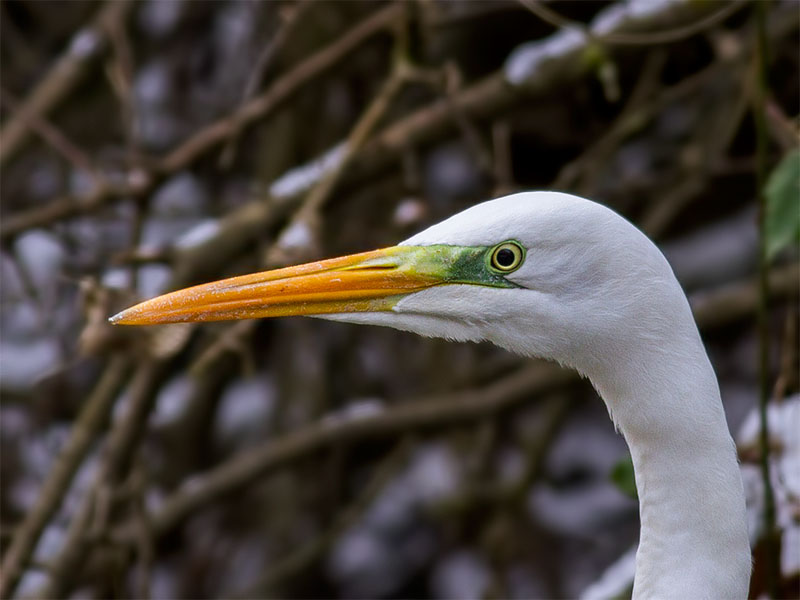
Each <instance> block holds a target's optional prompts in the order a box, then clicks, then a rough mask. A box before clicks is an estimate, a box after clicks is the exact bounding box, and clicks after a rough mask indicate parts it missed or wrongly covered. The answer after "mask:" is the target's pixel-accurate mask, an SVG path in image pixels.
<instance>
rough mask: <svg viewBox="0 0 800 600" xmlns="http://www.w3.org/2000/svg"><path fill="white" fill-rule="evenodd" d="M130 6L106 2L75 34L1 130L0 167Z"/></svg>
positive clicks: (123, 0) (80, 74)
mask: <svg viewBox="0 0 800 600" xmlns="http://www.w3.org/2000/svg"><path fill="white" fill-rule="evenodd" d="M133 5H134V3H133V2H131V1H130V0H115V1H114V2H108V3H106V4H105V6H104V7H103V8H102V9H101V10H100V12H99V13H98V15H97V17H95V19H94V21H93V22H92V24H91V25H89V26H88V27H86V28H84V29H82V30H80V31H78V33H77V34H75V36H74V37H73V38H72V40H71V42H70V45H69V48H68V49H67V50H66V52H64V54H62V55H61V56H60V57H59V58H58V59H57V60H56V62H55V64H54V65H53V66H52V67H51V69H50V70H49V71H48V72H47V74H46V75H45V76H44V78H43V79H42V80H41V81H40V82H39V83H38V84H37V85H36V87H35V88H34V89H33V91H32V92H31V93H30V95H29V96H28V97H27V98H26V99H25V101H24V102H23V103H22V105H21V106H20V110H19V111H17V112H16V113H15V114H14V115H13V116H12V117H11V118H10V119H9V120H8V121H7V122H6V123H5V124H4V125H3V127H2V129H0V165H3V164H5V163H6V161H8V160H9V159H10V158H11V157H12V156H13V155H14V154H15V153H16V152H17V151H18V150H19V148H20V147H21V146H22V144H23V143H24V142H25V141H26V140H27V138H28V134H29V133H30V125H31V123H33V122H35V120H36V119H38V118H42V117H44V116H45V115H47V113H49V112H50V111H51V110H53V108H55V106H56V105H58V104H59V103H60V102H61V101H62V100H64V98H66V97H67V95H69V93H70V92H71V91H72V90H73V89H74V88H75V86H76V85H78V83H80V81H81V80H82V79H83V78H84V76H85V75H86V74H87V73H88V70H89V69H88V67H89V65H90V64H91V62H92V61H93V60H94V59H95V57H97V56H98V55H99V54H100V52H101V51H102V50H103V47H104V41H105V38H106V36H107V32H108V31H109V26H110V25H112V24H116V23H121V22H122V21H124V20H125V19H126V18H127V16H128V14H129V13H130V11H131V9H132V7H133Z"/></svg>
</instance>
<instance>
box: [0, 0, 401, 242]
mask: <svg viewBox="0 0 800 600" xmlns="http://www.w3.org/2000/svg"><path fill="white" fill-rule="evenodd" d="M117 4H121V2H111V3H110V5H112V6H113V5H117ZM402 10H403V7H402V6H401V4H397V3H395V4H390V5H389V6H387V7H386V8H383V9H381V10H379V11H377V12H375V13H373V14H372V15H370V16H369V17H367V18H366V19H365V20H364V21H362V22H361V23H359V24H357V25H356V26H355V27H353V28H352V29H350V30H349V31H348V32H347V33H346V34H345V35H343V36H342V37H341V38H339V39H337V40H336V41H334V42H332V43H331V44H330V45H329V46H327V47H325V48H323V49H321V50H319V51H318V52H316V53H315V54H313V55H311V56H310V57H309V58H307V59H306V60H304V61H303V62H301V63H300V64H299V65H297V67H295V68H294V69H292V70H291V71H289V72H288V73H287V74H286V75H284V76H282V77H279V78H278V79H276V80H275V81H274V82H273V84H272V85H271V86H270V88H269V89H268V90H267V91H266V92H264V93H263V94H261V95H260V96H257V97H256V98H254V99H253V100H251V101H250V102H248V103H247V104H245V105H244V106H243V107H242V108H241V109H240V110H239V111H238V112H236V113H234V114H232V115H230V116H228V117H226V118H223V119H221V120H219V121H216V122H214V123H211V124H210V125H208V126H206V127H205V128H204V129H202V130H200V131H199V132H198V133H196V134H195V135H194V136H192V137H190V138H189V139H188V140H186V141H185V142H183V143H182V144H181V145H180V146H178V148H176V149H175V150H173V151H172V152H170V153H169V154H168V155H167V156H165V157H164V158H163V159H162V160H161V161H160V162H159V164H158V165H157V168H155V169H154V170H149V171H148V170H144V169H135V170H134V171H132V173H131V175H132V177H131V179H132V180H131V181H130V182H129V185H123V186H112V185H102V186H96V187H95V189H94V190H92V192H90V193H89V194H88V195H86V196H65V197H62V198H59V199H57V200H55V201H53V202H51V203H50V204H48V205H46V206H44V207H40V208H34V209H30V210H27V211H24V212H21V213H18V214H16V215H10V216H8V217H6V218H5V219H4V220H3V223H2V224H0V241H5V240H7V239H8V238H10V237H14V236H15V235H17V234H19V233H21V232H23V231H25V230H27V229H31V228H33V227H41V226H44V225H49V224H50V223H52V222H54V221H59V220H62V219H66V218H69V217H73V216H76V215H80V214H85V213H89V212H93V211H95V210H98V209H100V208H102V207H103V206H105V205H106V204H107V203H108V202H109V201H111V200H116V199H119V198H130V197H134V198H136V197H141V196H143V195H145V194H147V193H149V192H150V191H151V190H152V189H153V187H154V186H155V184H156V183H157V182H158V181H160V180H161V179H163V178H164V177H166V176H168V175H171V174H172V173H175V172H177V171H180V170H181V169H184V168H186V167H187V166H188V165H189V164H190V163H192V162H193V161H195V160H197V159H198V158H199V157H200V156H202V155H203V154H205V153H206V152H208V151H210V150H211V149H213V148H214V147H215V146H216V145H218V144H220V143H223V142H224V141H225V140H227V138H228V135H229V134H230V132H231V131H233V130H234V128H243V127H245V126H247V125H249V124H250V123H253V122H255V121H256V120H258V119H263V118H264V117H266V116H267V115H268V114H270V113H272V112H273V111H274V110H275V109H276V108H277V107H278V106H280V105H281V104H282V103H284V102H285V101H286V100H288V99H289V98H290V97H291V96H292V95H293V94H295V93H296V92H297V91H298V90H299V89H300V88H301V87H302V86H304V85H305V84H307V83H308V82H309V81H311V80H312V79H314V78H316V77H318V76H319V75H321V74H322V73H324V72H325V71H326V70H328V69H329V68H331V67H332V66H333V65H335V64H336V63H338V62H339V61H340V60H342V59H343V58H344V57H345V56H347V55H348V54H349V53H350V52H352V51H353V50H355V49H356V48H357V47H358V46H360V45H361V44H362V43H363V42H364V41H365V40H367V39H368V38H370V37H372V36H373V35H375V34H377V33H379V32H381V31H383V30H385V29H386V28H387V27H389V26H390V25H391V24H392V23H394V22H395V21H396V20H397V18H398V17H399V16H400V14H401V11H402ZM9 125H10V123H9ZM1 162H2V161H0V163H1ZM251 208H252V207H251Z"/></svg>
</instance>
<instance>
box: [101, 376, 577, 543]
mask: <svg viewBox="0 0 800 600" xmlns="http://www.w3.org/2000/svg"><path fill="white" fill-rule="evenodd" d="M576 377H577V375H576V374H574V373H572V372H570V371H565V370H562V369H557V368H556V367H553V366H551V365H546V364H537V365H534V366H531V367H527V368H524V369H522V370H520V371H518V372H517V373H514V374H513V375H510V376H507V377H505V378H504V379H501V380H499V381H497V382H495V383H493V384H491V385H489V386H487V387H486V388H483V389H479V390H467V391H464V392H461V393H455V394H449V395H445V396H440V397H436V398H431V399H428V398H422V399H419V400H416V401H411V402H409V403H405V404H400V405H398V406H397V407H396V408H392V409H389V410H386V411H384V412H382V413H379V414H377V415H371V416H364V417H361V418H353V419H346V420H345V419H342V420H332V419H323V420H322V421H318V422H315V423H311V424H309V425H307V426H305V427H303V428H300V429H296V430H294V431H292V432H289V433H287V434H286V435H284V436H283V437H281V438H280V439H278V440H271V441H269V442H265V443H264V444H262V445H260V446H258V447H256V448H254V449H252V450H250V451H248V452H245V453H242V454H239V455H237V456H235V457H234V458H232V459H230V460H229V461H227V462H225V463H223V464H221V465H219V466H217V467H216V468H214V469H212V470H210V471H208V472H207V473H206V474H204V475H202V476H198V477H196V478H194V480H193V482H192V485H191V486H188V487H187V488H185V489H179V490H178V491H176V492H175V493H174V494H173V495H172V496H171V497H169V498H167V499H166V500H165V501H164V504H163V505H162V507H161V508H160V509H159V510H158V511H157V512H156V513H155V514H153V515H152V516H151V523H152V524H153V533H154V535H155V536H156V537H159V536H161V535H163V534H165V533H166V532H167V531H169V530H170V529H172V528H173V527H175V526H176V525H177V524H178V523H180V522H181V521H182V520H183V519H184V518H185V517H187V516H188V515H189V514H191V513H192V512H194V511H195V510H197V509H198V508H200V507H202V506H204V505H206V504H207V503H209V502H211V501H213V500H214V499H215V498H217V497H219V496H220V495H224V494H227V493H230V492H232V491H234V490H235V489H237V488H239V487H241V486H243V485H245V484H246V483H248V482H249V481H251V480H252V479H253V478H255V477H258V476H261V475H263V474H264V473H266V472H268V471H270V470H273V469H275V468H277V467H279V466H281V465H283V464H286V463H287V462H291V461H293V460H296V459H297V458H299V457H300V456H303V455H305V454H307V453H309V452H312V451H314V450H317V449H319V448H323V447H326V446H329V445H330V444H334V443H342V442H348V441H353V440H361V439H369V438H372V439H374V438H385V436H387V435H390V434H396V433H400V432H407V431H415V430H418V429H429V428H435V427H441V426H445V425H447V426H451V425H453V424H457V423H459V422H470V421H474V420H475V419H478V418H481V417H485V416H486V415H488V414H493V413H495V412H498V411H501V410H507V409H509V408H511V407H512V406H514V405H515V404H517V403H519V402H521V401H524V400H526V399H528V398H529V397H530V395H531V394H534V393H537V392H539V391H541V390H544V389H548V388H550V387H554V386H558V385H561V384H563V383H565V382H567V381H573V380H575V378H576ZM132 535H133V532H131V531H130V529H129V528H124V529H123V530H122V531H120V532H119V536H117V538H116V539H118V540H119V541H126V540H130V539H132V538H131V536H132Z"/></svg>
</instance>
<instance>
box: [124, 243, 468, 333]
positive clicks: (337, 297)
mask: <svg viewBox="0 0 800 600" xmlns="http://www.w3.org/2000/svg"><path fill="white" fill-rule="evenodd" d="M451 249H452V247H446V246H439V247H436V246H427V247H416V246H395V247H392V248H385V249H383V250H375V251H372V252H364V253H362V254H353V255H350V256H343V257H340V258H332V259H329V260H323V261H319V262H312V263H307V264H304V265H299V266H294V267H287V268H284V269H276V270H274V271H265V272H262V273H254V274H252V275H242V276H240V277H232V278H230V279H223V280H221V281H215V282H213V283H206V284H203V285H198V286H195V287H191V288H187V289H183V290H179V291H177V292H172V293H170V294H165V295H163V296H159V297H157V298H153V299H152V300H147V301H146V302H142V303H141V304H137V305H136V306H133V307H131V308H129V309H127V310H124V311H122V312H121V313H119V314H117V315H115V316H113V317H111V319H109V320H110V321H111V323H113V324H115V325H155V324H159V323H185V322H195V321H224V320H231V319H253V318H262V317H283V316H291V315H320V314H334V313H350V312H368V311H369V312H372V311H388V310H391V309H392V307H393V306H394V305H395V304H396V303H397V301H398V300H400V299H401V298H402V297H403V296H405V295H407V294H410V293H413V292H417V291H420V290H422V289H425V288H428V287H431V286H435V285H439V284H441V283H446V282H447V281H448V280H447V277H446V271H447V269H446V268H443V266H444V264H451V261H450V260H449V259H450V255H452V254H453V252H452V250H451ZM443 263H444V264H443Z"/></svg>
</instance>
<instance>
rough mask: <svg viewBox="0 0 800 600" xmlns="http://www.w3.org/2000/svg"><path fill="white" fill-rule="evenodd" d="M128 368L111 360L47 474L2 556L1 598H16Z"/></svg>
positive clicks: (125, 363)
mask: <svg viewBox="0 0 800 600" xmlns="http://www.w3.org/2000/svg"><path fill="white" fill-rule="evenodd" d="M129 366H130V365H129V362H128V360H127V359H126V358H122V357H114V358H112V359H111V362H109V364H108V366H106V369H105V371H104V372H103V376H102V377H101V378H100V381H98V383H97V385H96V386H95V388H94V390H93V391H92V394H91V395H90V396H89V399H88V400H87V402H86V404H85V406H84V407H83V409H82V410H81V413H80V415H79V416H78V418H77V420H76V421H75V424H74V425H73V427H72V432H71V434H70V438H69V440H68V441H67V443H66V445H65V447H64V449H63V450H62V451H61V453H60V454H59V457H58V459H57V460H56V463H55V465H54V466H53V468H52V469H50V472H49V473H48V476H47V479H46V480H45V482H44V484H43V486H42V489H41V491H40V492H39V495H38V497H37V499H36V504H34V506H33V507H32V508H31V509H30V510H29V511H28V512H27V513H26V515H25V520H24V521H23V522H22V524H21V525H20V526H19V528H18V529H17V531H16V532H15V534H14V539H13V540H12V542H11V546H10V547H9V548H8V550H7V551H6V553H5V556H4V557H3V568H2V573H0V597H2V598H10V597H11V596H12V595H13V593H14V590H15V589H16V587H17V584H18V583H19V580H20V577H21V576H22V574H23V572H24V571H25V568H26V565H27V564H28V562H29V561H30V558H31V555H32V553H33V550H34V548H35V547H36V544H37V542H38V540H39V536H41V534H42V531H44V528H45V526H46V525H47V522H48V521H49V520H50V518H51V517H52V516H53V514H54V513H55V511H56V510H57V509H58V507H59V506H60V504H61V502H62V501H63V499H64V496H65V494H66V492H67V490H68V488H69V485H70V483H71V481H72V478H73V477H74V475H75V473H76V471H77V470H78V466H79V465H80V464H81V462H82V461H83V459H84V457H85V456H86V453H87V452H88V450H89V447H90V445H91V443H92V441H93V440H94V439H95V437H96V436H97V434H98V433H99V432H100V429H101V428H102V426H103V424H104V423H105V422H106V420H107V419H108V414H109V412H110V410H111V407H112V405H113V403H114V399H115V398H116V395H117V392H118V390H119V388H120V386H121V385H122V382H123V379H124V377H125V374H126V372H127V371H128V368H129Z"/></svg>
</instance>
